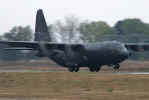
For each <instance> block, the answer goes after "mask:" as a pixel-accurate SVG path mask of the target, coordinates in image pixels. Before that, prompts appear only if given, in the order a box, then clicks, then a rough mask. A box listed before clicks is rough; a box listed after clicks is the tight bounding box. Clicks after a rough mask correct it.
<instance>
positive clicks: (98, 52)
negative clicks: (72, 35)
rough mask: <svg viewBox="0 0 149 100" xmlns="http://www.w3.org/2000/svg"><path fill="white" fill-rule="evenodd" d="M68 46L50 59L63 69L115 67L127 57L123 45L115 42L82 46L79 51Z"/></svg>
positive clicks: (126, 51)
mask: <svg viewBox="0 0 149 100" xmlns="http://www.w3.org/2000/svg"><path fill="white" fill-rule="evenodd" d="M69 45H70V44H69ZM69 45H68V46H67V48H66V49H65V51H61V50H59V51H58V52H57V53H56V54H57V55H55V56H52V57H50V59H52V60H54V61H55V62H56V63H58V64H59V65H61V66H64V67H70V66H78V67H88V66H98V65H99V66H102V65H116V64H119V63H121V62H122V61H124V60H125V59H127V58H128V57H129V52H128V50H127V49H126V47H125V46H124V44H122V43H120V42H116V41H112V42H111V41H110V42H100V43H88V44H82V48H81V49H80V50H79V51H75V50H73V49H71V47H69Z"/></svg>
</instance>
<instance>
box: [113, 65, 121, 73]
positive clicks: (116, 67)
mask: <svg viewBox="0 0 149 100" xmlns="http://www.w3.org/2000/svg"><path fill="white" fill-rule="evenodd" d="M113 68H114V72H116V71H118V70H119V68H120V65H119V64H116V65H115V66H114V67H113Z"/></svg>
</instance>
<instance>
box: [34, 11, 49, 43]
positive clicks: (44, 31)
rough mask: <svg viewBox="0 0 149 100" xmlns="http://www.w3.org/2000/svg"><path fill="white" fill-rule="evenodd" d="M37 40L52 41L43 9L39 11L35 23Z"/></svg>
mask: <svg viewBox="0 0 149 100" xmlns="http://www.w3.org/2000/svg"><path fill="white" fill-rule="evenodd" d="M35 41H48V42H51V37H50V34H49V32H48V26H47V23H46V21H45V17H44V14H43V11H42V9H39V10H38V11H37V15H36V24H35Z"/></svg>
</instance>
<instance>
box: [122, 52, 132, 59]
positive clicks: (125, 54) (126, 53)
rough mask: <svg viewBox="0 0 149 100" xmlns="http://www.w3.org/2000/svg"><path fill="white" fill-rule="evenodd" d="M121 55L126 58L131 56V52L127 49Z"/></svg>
mask: <svg viewBox="0 0 149 100" xmlns="http://www.w3.org/2000/svg"><path fill="white" fill-rule="evenodd" d="M122 55H123V57H124V58H125V59H127V58H128V57H129V56H131V53H130V52H129V51H127V52H126V51H125V52H123V53H122Z"/></svg>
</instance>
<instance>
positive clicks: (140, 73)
mask: <svg viewBox="0 0 149 100" xmlns="http://www.w3.org/2000/svg"><path fill="white" fill-rule="evenodd" d="M2 72H35V73H39V72H67V71H63V70H47V71H45V70H44V71H42V70H0V73H2ZM82 72H84V71H82ZM94 73H96V72H94ZM98 73H100V72H98ZM101 73H104V72H101ZM106 73H108V72H106ZM106 73H105V74H106ZM109 73H113V74H124V75H125V74H126V75H127V74H130V75H148V74H149V72H126V71H120V72H109Z"/></svg>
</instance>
